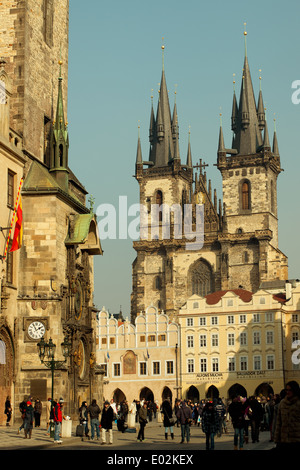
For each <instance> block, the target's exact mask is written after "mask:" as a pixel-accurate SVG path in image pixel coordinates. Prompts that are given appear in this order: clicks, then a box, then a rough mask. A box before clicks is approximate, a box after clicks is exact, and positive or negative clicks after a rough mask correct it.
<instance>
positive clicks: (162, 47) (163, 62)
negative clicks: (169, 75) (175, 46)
mask: <svg viewBox="0 0 300 470" xmlns="http://www.w3.org/2000/svg"><path fill="white" fill-rule="evenodd" d="M162 41H163V42H164V37H163V38H162ZM161 50H162V68H163V70H165V57H164V51H165V46H164V43H162V46H161Z"/></svg>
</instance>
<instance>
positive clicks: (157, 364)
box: [153, 361, 160, 375]
mask: <svg viewBox="0 0 300 470" xmlns="http://www.w3.org/2000/svg"><path fill="white" fill-rule="evenodd" d="M159 374H160V362H159V361H155V362H153V375H159Z"/></svg>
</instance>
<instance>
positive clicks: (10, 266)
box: [6, 240, 14, 284]
mask: <svg viewBox="0 0 300 470" xmlns="http://www.w3.org/2000/svg"><path fill="white" fill-rule="evenodd" d="M11 247H12V240H10V242H9V244H8V248H7V254H6V282H7V284H13V282H14V254H13V252H12V253H10V249H11Z"/></svg>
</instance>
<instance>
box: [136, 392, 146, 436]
mask: <svg viewBox="0 0 300 470" xmlns="http://www.w3.org/2000/svg"><path fill="white" fill-rule="evenodd" d="M138 415H139V423H140V430H139V433H138V437H137V440H138V441H140V442H142V441H144V440H145V426H146V424H147V416H148V405H147V402H146V401H144V403H143V405H142V406H141V407H140V409H139V412H138Z"/></svg>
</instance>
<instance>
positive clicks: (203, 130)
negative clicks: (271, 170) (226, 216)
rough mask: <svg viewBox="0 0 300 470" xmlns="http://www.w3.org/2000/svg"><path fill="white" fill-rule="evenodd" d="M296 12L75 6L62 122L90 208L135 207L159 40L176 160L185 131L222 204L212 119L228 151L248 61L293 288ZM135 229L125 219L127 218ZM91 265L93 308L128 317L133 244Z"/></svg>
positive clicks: (188, 1)
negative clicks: (271, 158)
mask: <svg viewBox="0 0 300 470" xmlns="http://www.w3.org/2000/svg"><path fill="white" fill-rule="evenodd" d="M299 17H300V3H299V1H298V0H297V1H296V0H289V1H288V2H283V1H282V0H260V1H258V0H252V1H251V2H249V1H247V2H246V1H242V0H228V1H226V2H225V1H224V0H223V1H221V0H218V1H216V0H212V1H211V2H207V1H202V0H185V1H178V0H173V1H171V0H160V1H157V0H154V1H152V2H146V1H143V0H139V1H137V0H127V1H124V0H110V1H108V2H104V1H103V0H100V1H99V0H87V1H86V2H84V3H83V2H82V1H79V0H71V2H70V53H69V97H68V121H69V130H70V153H69V164H70V166H71V168H72V170H73V171H74V172H75V174H76V175H77V176H78V177H79V179H80V180H81V181H82V183H83V184H84V185H85V187H86V188H87V190H88V191H89V193H90V194H92V195H93V196H94V198H95V200H96V202H95V207H96V208H97V206H99V205H101V204H113V205H114V206H115V207H116V209H117V211H118V201H119V196H127V197H128V204H129V205H130V204H132V203H136V202H138V200H139V188H138V184H137V182H136V180H135V179H134V178H133V174H134V171H135V157H136V148H137V136H138V122H139V121H140V126H141V129H140V132H141V143H142V152H143V157H144V159H145V160H146V159H147V158H148V152H149V141H148V128H149V120H150V105H151V93H152V92H151V90H152V89H153V90H154V104H155V107H156V103H157V90H158V83H159V82H160V78H161V69H162V54H161V45H162V37H164V45H165V72H166V80H167V85H168V89H169V93H170V103H171V107H172V106H173V103H174V91H175V85H177V108H178V119H179V131H180V152H181V157H182V158H183V159H185V158H186V152H187V142H188V129H189V126H191V145H192V155H193V162H196V161H198V160H199V159H200V158H203V159H204V160H205V161H206V162H207V163H209V168H208V169H207V175H208V178H210V179H211V180H212V186H213V188H217V191H218V197H222V191H221V178H220V174H219V172H218V170H217V168H216V167H215V166H214V164H215V163H216V158H217V154H216V151H217V144H218V132H219V113H220V108H221V109H222V115H223V129H224V135H225V145H226V146H227V147H230V146H231V128H230V118H231V107H232V90H233V85H232V79H233V73H235V74H236V82H237V83H236V91H237V94H239V90H240V82H241V76H242V67H243V60H244V36H243V31H244V22H246V23H247V25H246V29H247V33H248V36H247V50H248V59H249V64H250V70H251V75H252V81H253V85H254V90H255V94H256V97H257V94H258V90H259V69H261V70H262V72H261V76H262V90H263V96H264V102H265V105H266V108H267V119H268V126H269V131H270V138H272V133H273V117H274V113H275V115H276V128H277V135H278V143H279V150H280V156H281V165H282V168H284V172H283V173H281V174H280V175H279V178H278V205H279V247H280V249H281V250H282V251H283V252H284V253H285V254H286V255H287V256H288V257H289V277H290V278H298V277H299V278H300V250H299V248H298V240H299V225H300V222H299V210H298V204H299V203H298V197H299V186H300V185H299V175H300V151H299V149H300V146H299V140H300V132H299V130H300V105H295V104H293V103H292V100H291V97H292V93H293V92H294V91H295V90H292V88H291V85H292V82H293V81H295V80H300V38H299ZM129 220H131V219H129ZM102 246H103V249H104V256H103V257H96V258H95V304H96V305H97V306H98V307H100V308H101V307H102V306H103V305H104V306H105V307H106V308H108V309H109V310H110V311H111V312H113V313H116V312H118V311H119V309H120V305H122V310H123V314H124V315H125V316H129V315H130V294H131V264H132V262H133V260H134V258H135V252H134V250H133V248H132V240H130V239H128V240H118V239H116V240H103V241H102Z"/></svg>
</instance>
